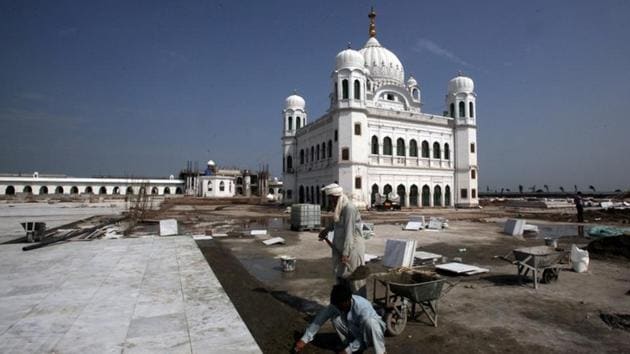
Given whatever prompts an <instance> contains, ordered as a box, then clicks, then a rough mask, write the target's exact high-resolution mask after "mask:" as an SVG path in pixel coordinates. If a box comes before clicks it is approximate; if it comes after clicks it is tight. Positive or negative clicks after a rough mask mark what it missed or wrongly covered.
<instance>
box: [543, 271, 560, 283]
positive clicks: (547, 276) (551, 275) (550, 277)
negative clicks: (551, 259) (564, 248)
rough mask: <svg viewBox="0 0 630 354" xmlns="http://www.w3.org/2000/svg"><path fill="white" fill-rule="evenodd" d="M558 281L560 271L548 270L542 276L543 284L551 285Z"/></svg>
mask: <svg viewBox="0 0 630 354" xmlns="http://www.w3.org/2000/svg"><path fill="white" fill-rule="evenodd" d="M556 280H558V271H557V270H556V269H553V268H548V269H545V270H544V271H543V274H542V282H543V283H545V284H549V283H551V282H553V281H556Z"/></svg>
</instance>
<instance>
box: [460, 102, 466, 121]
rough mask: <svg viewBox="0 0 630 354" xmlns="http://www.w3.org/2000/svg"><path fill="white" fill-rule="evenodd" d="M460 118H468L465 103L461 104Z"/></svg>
mask: <svg viewBox="0 0 630 354" xmlns="http://www.w3.org/2000/svg"><path fill="white" fill-rule="evenodd" d="M459 116H460V117H466V104H465V103H464V102H463V101H462V102H460V103H459Z"/></svg>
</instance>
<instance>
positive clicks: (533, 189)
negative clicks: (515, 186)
mask: <svg viewBox="0 0 630 354" xmlns="http://www.w3.org/2000/svg"><path fill="white" fill-rule="evenodd" d="M529 189H531V190H532V193H534V192H535V191H536V185H535V184H534V185H533V186H531V188H529Z"/></svg>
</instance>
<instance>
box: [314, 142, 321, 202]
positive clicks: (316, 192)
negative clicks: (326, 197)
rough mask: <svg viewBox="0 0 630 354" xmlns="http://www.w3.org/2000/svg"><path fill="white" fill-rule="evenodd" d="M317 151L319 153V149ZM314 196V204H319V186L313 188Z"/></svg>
mask: <svg viewBox="0 0 630 354" xmlns="http://www.w3.org/2000/svg"><path fill="white" fill-rule="evenodd" d="M317 151H319V149H317ZM315 195H316V196H317V203H316V204H320V200H319V196H320V193H319V186H315ZM320 205H321V204H320Z"/></svg>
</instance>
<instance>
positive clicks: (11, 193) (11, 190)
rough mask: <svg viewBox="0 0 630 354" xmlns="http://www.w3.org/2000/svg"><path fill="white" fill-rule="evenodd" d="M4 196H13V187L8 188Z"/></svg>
mask: <svg viewBox="0 0 630 354" xmlns="http://www.w3.org/2000/svg"><path fill="white" fill-rule="evenodd" d="M4 194H6V195H15V187H13V186H8V187H7V188H6V189H5V190H4Z"/></svg>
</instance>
